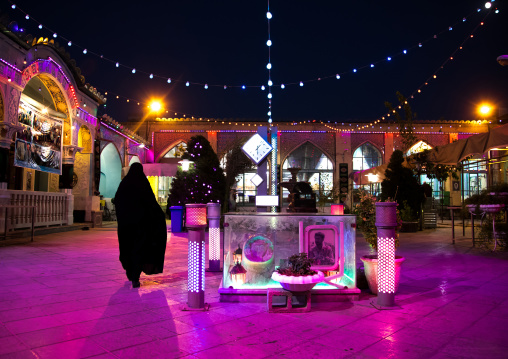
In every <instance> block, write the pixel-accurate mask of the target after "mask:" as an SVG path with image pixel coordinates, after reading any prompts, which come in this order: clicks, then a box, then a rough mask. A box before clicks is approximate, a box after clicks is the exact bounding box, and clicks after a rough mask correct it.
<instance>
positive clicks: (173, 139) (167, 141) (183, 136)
mask: <svg viewBox="0 0 508 359" xmlns="http://www.w3.org/2000/svg"><path fill="white" fill-rule="evenodd" d="M196 135H202V136H204V137H205V138H207V139H208V136H207V134H206V132H203V133H201V132H198V133H189V132H155V133H154V158H159V157H161V156H163V155H164V154H165V153H164V152H165V151H167V150H169V149H170V148H168V147H169V146H171V145H172V144H175V145H176V144H177V143H178V142H180V141H183V142H185V143H188V142H189V141H190V139H191V137H193V136H196Z"/></svg>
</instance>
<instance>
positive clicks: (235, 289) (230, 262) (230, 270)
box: [219, 213, 360, 302]
mask: <svg viewBox="0 0 508 359" xmlns="http://www.w3.org/2000/svg"><path fill="white" fill-rule="evenodd" d="M224 223H225V225H224V268H223V276H222V282H221V285H220V288H219V294H220V301H221V302H264V301H266V296H267V289H268V288H282V286H281V285H280V283H279V282H276V281H274V280H272V278H271V276H272V273H273V271H274V270H275V267H276V266H279V265H280V263H281V260H282V261H284V260H287V258H288V257H289V256H291V255H293V254H296V253H301V252H307V253H308V254H309V257H315V258H317V257H318V256H320V253H325V256H321V262H320V263H318V264H316V263H315V265H314V266H313V268H315V269H318V270H321V271H322V272H324V273H325V276H327V277H329V276H332V275H334V276H336V277H337V276H339V278H336V279H334V280H329V281H328V283H326V282H322V283H318V284H317V285H316V286H315V287H314V288H313V289H312V292H311V293H312V296H313V301H340V300H356V299H358V296H359V294H360V290H359V289H358V288H357V287H356V229H355V227H356V217H355V216H354V215H328V214H315V213H257V214H255V215H253V214H252V213H226V214H225V220H224ZM318 237H324V238H325V239H324V243H323V240H321V241H320V243H319V244H320V248H316V242H318V240H317V238H318ZM239 253H241V256H239V255H238V254H239ZM327 257H329V258H327ZM239 261H240V262H239ZM240 266H241V267H242V268H243V269H244V270H245V273H244V272H243V270H242V271H241V275H242V278H241V280H238V277H239V276H238V274H239V272H240V271H239V269H240ZM337 273H340V275H337Z"/></svg>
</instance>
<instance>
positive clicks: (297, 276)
mask: <svg viewBox="0 0 508 359" xmlns="http://www.w3.org/2000/svg"><path fill="white" fill-rule="evenodd" d="M311 266H312V259H310V258H309V257H307V253H300V254H293V255H292V256H291V257H289V258H288V260H287V264H285V265H282V266H280V267H279V268H278V269H277V270H276V271H275V272H273V274H272V279H273V280H274V281H276V282H279V283H280V285H281V286H282V288H284V289H286V290H289V291H292V292H306V291H308V290H311V289H312V288H314V286H315V285H316V284H317V283H319V282H322V281H323V280H324V278H325V275H324V274H323V272H321V271H315V270H312V269H310V267H311Z"/></svg>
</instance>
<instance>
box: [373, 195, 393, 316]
mask: <svg viewBox="0 0 508 359" xmlns="http://www.w3.org/2000/svg"><path fill="white" fill-rule="evenodd" d="M376 227H377V256H378V268H377V288H378V294H377V304H378V305H379V306H381V307H393V306H395V236H396V233H395V229H396V228H397V203H396V202H377V203H376Z"/></svg>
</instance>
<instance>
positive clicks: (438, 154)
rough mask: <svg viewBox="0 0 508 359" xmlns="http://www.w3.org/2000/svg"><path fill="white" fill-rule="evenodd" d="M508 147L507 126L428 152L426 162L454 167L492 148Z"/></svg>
mask: <svg viewBox="0 0 508 359" xmlns="http://www.w3.org/2000/svg"><path fill="white" fill-rule="evenodd" d="M506 146H508V124H506V125H503V126H499V127H496V128H493V129H490V130H489V132H486V133H480V134H478V135H473V136H471V137H469V138H466V139H463V140H458V141H455V142H453V143H449V144H447V145H444V146H437V147H435V148H434V149H433V150H430V152H429V157H428V160H429V161H431V162H434V163H436V164H443V165H455V164H457V163H459V162H460V161H462V160H463V159H465V158H466V157H469V156H472V155H481V154H483V153H485V152H487V151H489V150H491V149H493V148H498V147H506Z"/></svg>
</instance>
